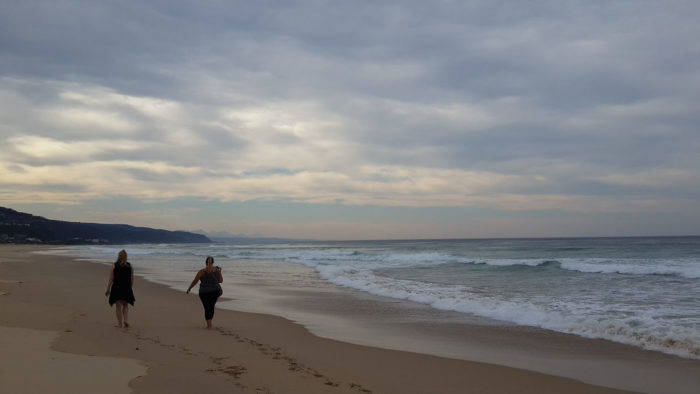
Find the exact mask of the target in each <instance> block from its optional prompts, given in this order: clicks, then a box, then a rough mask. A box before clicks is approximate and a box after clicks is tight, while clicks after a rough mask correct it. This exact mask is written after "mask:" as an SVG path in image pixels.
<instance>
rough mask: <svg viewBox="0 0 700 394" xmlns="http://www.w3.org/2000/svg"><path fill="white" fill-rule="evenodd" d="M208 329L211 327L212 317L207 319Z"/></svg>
mask: <svg viewBox="0 0 700 394" xmlns="http://www.w3.org/2000/svg"><path fill="white" fill-rule="evenodd" d="M207 329H211V319H209V320H207Z"/></svg>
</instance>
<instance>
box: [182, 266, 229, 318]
mask: <svg viewBox="0 0 700 394" xmlns="http://www.w3.org/2000/svg"><path fill="white" fill-rule="evenodd" d="M205 264H206V267H204V268H202V269H201V270H199V272H197V275H195V277H194V280H192V283H191V284H190V287H188V288H187V293H189V292H190V290H192V288H193V287H194V285H196V284H197V281H201V283H200V284H199V299H200V300H202V305H203V306H204V320H206V321H207V328H209V329H211V320H212V319H213V318H214V305H216V300H217V299H219V297H220V296H221V294H222V290H221V285H220V284H219V283H221V282H223V281H224V277H223V276H221V267H218V266H215V265H214V258H213V257H211V256H209V257H207V260H206V263H205Z"/></svg>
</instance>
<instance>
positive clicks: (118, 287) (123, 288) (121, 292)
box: [109, 263, 136, 305]
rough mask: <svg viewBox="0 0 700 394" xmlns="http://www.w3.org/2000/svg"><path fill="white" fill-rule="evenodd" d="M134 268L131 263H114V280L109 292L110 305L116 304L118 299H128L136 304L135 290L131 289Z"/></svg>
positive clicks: (132, 303) (130, 302) (127, 300)
mask: <svg viewBox="0 0 700 394" xmlns="http://www.w3.org/2000/svg"><path fill="white" fill-rule="evenodd" d="M132 272H133V268H131V264H129V263H126V264H125V265H123V266H122V265H120V264H118V263H114V281H113V282H112V288H111V289H110V293H109V305H114V303H115V302H117V301H126V302H128V303H129V304H131V305H134V301H136V299H135V298H134V292H133V290H132V289H131V276H132Z"/></svg>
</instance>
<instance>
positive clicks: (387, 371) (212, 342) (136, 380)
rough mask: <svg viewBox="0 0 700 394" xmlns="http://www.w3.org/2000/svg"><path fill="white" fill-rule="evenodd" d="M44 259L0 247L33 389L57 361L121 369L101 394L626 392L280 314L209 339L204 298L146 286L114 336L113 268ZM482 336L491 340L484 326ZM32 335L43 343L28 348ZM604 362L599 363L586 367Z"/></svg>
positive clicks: (227, 315) (220, 327)
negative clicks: (325, 329)
mask: <svg viewBox="0 0 700 394" xmlns="http://www.w3.org/2000/svg"><path fill="white" fill-rule="evenodd" d="M41 248H42V247H36V246H14V245H2V246H0V292H2V293H3V294H2V295H0V310H2V314H0V328H3V329H4V330H5V331H3V334H5V333H6V334H7V335H9V336H12V338H13V339H16V341H17V342H20V341H24V340H27V341H30V342H32V343H33V344H34V345H35V346H37V347H38V348H39V349H43V351H38V352H26V353H23V352H15V353H13V358H18V359H20V360H21V363H22V365H24V366H25V367H24V368H21V369H18V370H17V371H15V372H14V373H15V374H16V376H19V377H20V378H22V379H25V380H30V379H32V377H33V375H34V374H35V373H36V372H35V371H36V370H35V369H33V366H36V367H39V366H41V365H43V364H45V363H46V362H47V360H51V358H52V357H54V356H55V354H54V353H56V352H59V353H62V354H65V355H74V356H76V357H78V356H80V357H78V358H81V359H82V358H83V357H87V358H88V359H91V358H94V360H102V361H107V362H112V361H116V362H117V364H114V365H111V366H109V364H104V365H103V366H100V364H99V363H97V362H96V363H94V365H93V367H94V368H96V369H97V370H100V371H102V372H104V374H103V375H96V376H99V378H98V380H99V381H100V386H101V387H103V386H104V387H123V385H124V384H125V383H124V382H127V381H128V385H129V387H130V388H131V390H132V391H133V392H135V393H192V392H199V391H202V390H206V391H207V392H209V393H224V392H225V393H504V394H505V393H571V394H577V393H622V392H624V391H620V390H616V389H612V388H606V387H602V386H595V385H591V384H586V383H582V382H580V381H577V380H574V379H569V378H564V377H557V376H552V375H549V374H544V373H538V372H532V371H527V370H524V369H518V368H511V367H506V366H500V365H494V364H487V363H480V362H472V361H464V360H457V359H450V358H444V357H437V356H431V355H425V354H418V353H412V352H406V351H397V350H388V349H380V348H376V347H371V346H363V345H356V344H349V343H346V342H341V341H337V340H331V339H326V338H321V337H318V336H316V335H313V334H311V333H310V332H309V331H308V330H307V329H305V328H304V327H303V326H301V325H298V324H295V323H293V322H291V321H289V320H287V319H284V318H281V317H277V316H272V315H264V314H257V313H249V312H234V311H228V310H221V309H219V310H217V312H216V316H215V318H214V326H215V329H214V330H205V329H204V328H203V327H204V321H203V311H202V307H201V304H200V302H199V299H198V298H197V296H196V295H194V294H190V295H187V294H185V293H184V291H182V292H178V291H175V290H172V289H169V288H167V287H165V286H162V285H158V284H154V283H150V282H146V281H145V280H143V279H141V278H138V277H137V279H136V283H135V285H134V291H135V294H136V306H135V307H134V308H131V310H130V314H129V316H130V318H129V320H130V323H131V327H130V328H128V329H124V328H117V327H114V323H115V320H116V319H115V317H114V310H113V309H112V308H110V307H109V306H108V304H107V300H106V297H105V296H104V290H105V288H106V284H107V276H108V267H106V266H104V265H97V264H91V263H87V262H80V261H75V260H73V259H70V258H66V257H61V256H48V255H38V254H33V253H31V251H33V250H37V249H41ZM183 290H184V289H183ZM8 329H9V331H8ZM17 330H20V331H17ZM36 330H41V333H38V334H37V331H36ZM474 330H477V331H475V332H482V333H483V334H484V335H486V334H487V333H488V332H489V331H488V330H489V328H488V327H486V328H484V327H475V328H474ZM523 333H524V332H522V331H518V333H517V334H516V335H515V336H509V334H508V332H498V331H496V332H494V333H493V334H488V335H496V336H500V337H501V339H502V340H503V341H505V342H506V343H507V342H508V341H516V342H521V341H525V342H527V341H528V340H529V339H528V338H535V337H534V336H528V335H527V333H526V332H525V333H524V334H523ZM34 334H36V335H38V336H37V337H35V338H34V339H27V338H29V337H31V336H32V335H34ZM519 335H524V337H519ZM6 337H7V336H6ZM534 340H535V342H536V341H537V340H536V339H534ZM496 342H497V341H496ZM3 343H5V342H3ZM9 343H13V341H9ZM49 343H50V345H48V344H49ZM3 346H4V347H7V346H8V345H3ZM488 346H489V345H488V342H487V343H486V345H485V348H486V350H487V349H488ZM550 346H553V347H554V348H557V347H558V346H557V345H556V344H550ZM5 350H6V349H4V348H3V354H5ZM495 351H496V352H498V351H499V350H498V349H496V350H495ZM603 357H605V355H603ZM599 360H600V357H598V356H596V357H595V358H594V357H591V359H590V362H591V363H593V362H598V361H599ZM120 363H123V364H120ZM59 364H61V365H62V366H64V367H65V366H67V367H68V368H66V372H64V374H65V376H66V377H67V378H70V379H64V380H56V381H51V384H52V385H55V387H54V386H50V388H46V389H47V390H46V392H70V391H71V389H70V388H67V386H66V385H67V384H68V383H67V382H70V381H71V380H72V378H76V379H77V378H78V377H80V376H84V371H83V370H81V368H76V367H74V364H72V361H69V360H68V359H65V360H63V359H61V360H60V362H59ZM144 368H145V369H146V370H145V373H144V372H143V371H144V370H143V369H144ZM610 373H611V376H614V374H615V373H616V371H614V370H611V371H610ZM22 379H14V380H12V381H11V382H10V383H7V384H6V383H3V384H4V385H8V386H7V390H3V391H7V392H21V387H16V385H18V384H21V383H17V382H21V381H22ZM3 382H5V381H4V380H3ZM39 383H40V382H39ZM668 383H669V385H673V382H668ZM9 384H11V385H9ZM73 391H74V390H73ZM36 392H38V391H36ZM669 392H670V391H669Z"/></svg>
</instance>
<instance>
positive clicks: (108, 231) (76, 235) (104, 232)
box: [0, 207, 211, 244]
mask: <svg viewBox="0 0 700 394" xmlns="http://www.w3.org/2000/svg"><path fill="white" fill-rule="evenodd" d="M208 242H211V240H210V239H209V238H207V237H206V236H204V235H202V234H194V233H190V232H186V231H168V230H160V229H153V228H148V227H134V226H130V225H127V224H100V223H80V222H65V221H61V220H51V219H46V218H44V217H41V216H34V215H31V214H28V213H23V212H18V211H15V210H13V209H9V208H4V207H0V243H36V244H133V243H208Z"/></svg>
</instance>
